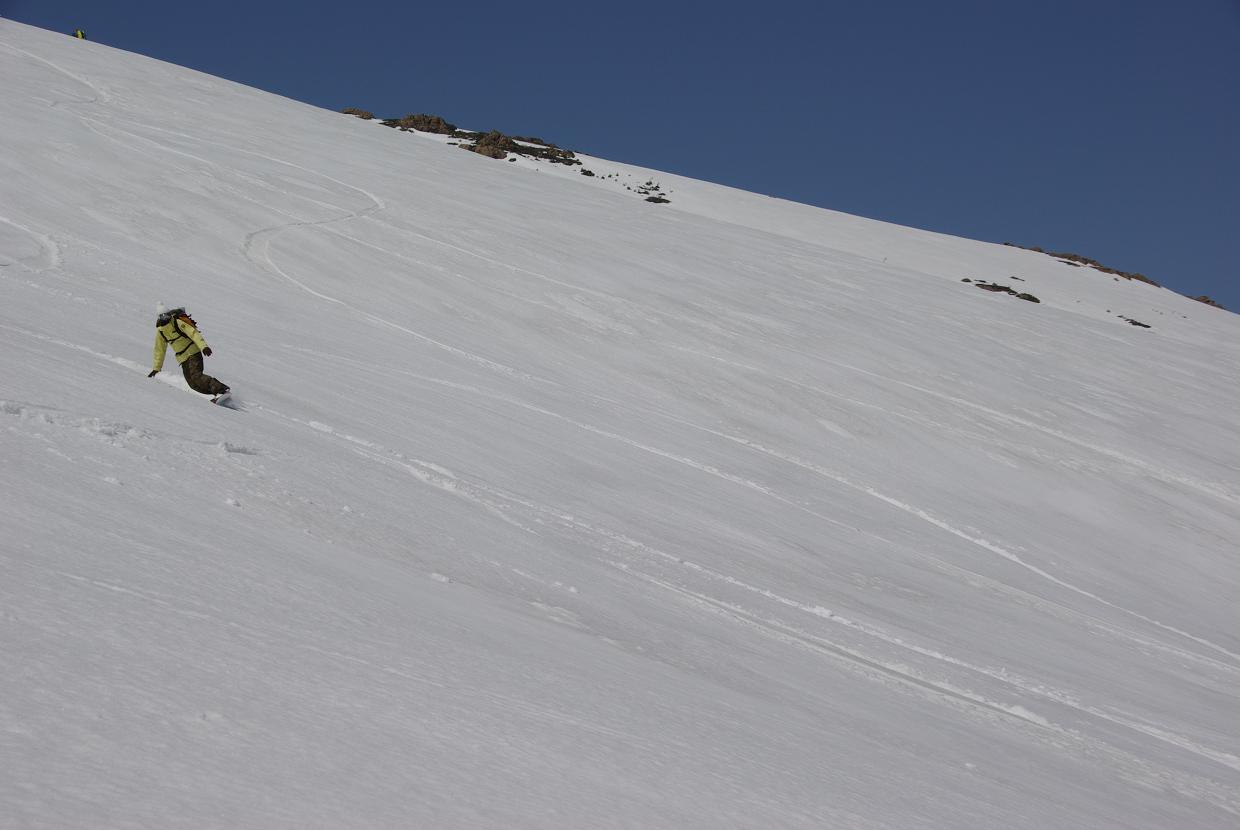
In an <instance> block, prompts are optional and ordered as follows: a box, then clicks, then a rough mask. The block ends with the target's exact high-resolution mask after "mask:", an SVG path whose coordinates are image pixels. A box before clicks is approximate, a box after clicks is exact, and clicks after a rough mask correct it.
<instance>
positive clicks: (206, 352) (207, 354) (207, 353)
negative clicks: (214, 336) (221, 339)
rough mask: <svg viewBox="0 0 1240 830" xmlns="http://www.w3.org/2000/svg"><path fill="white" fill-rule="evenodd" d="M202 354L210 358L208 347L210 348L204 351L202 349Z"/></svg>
mask: <svg viewBox="0 0 1240 830" xmlns="http://www.w3.org/2000/svg"><path fill="white" fill-rule="evenodd" d="M202 353H203V354H205V355H206V356H207V357H210V356H211V347H210V346H207V347H206V348H205V349H203V350H202Z"/></svg>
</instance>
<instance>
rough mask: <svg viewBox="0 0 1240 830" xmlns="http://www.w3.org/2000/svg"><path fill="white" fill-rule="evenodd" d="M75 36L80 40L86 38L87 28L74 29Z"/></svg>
mask: <svg viewBox="0 0 1240 830" xmlns="http://www.w3.org/2000/svg"><path fill="white" fill-rule="evenodd" d="M73 36H74V37H75V38H77V39H78V40H86V30H85V29H74V30H73Z"/></svg>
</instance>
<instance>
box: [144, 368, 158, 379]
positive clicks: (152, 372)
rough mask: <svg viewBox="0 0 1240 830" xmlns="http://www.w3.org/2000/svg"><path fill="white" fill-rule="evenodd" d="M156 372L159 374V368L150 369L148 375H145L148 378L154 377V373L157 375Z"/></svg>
mask: <svg viewBox="0 0 1240 830" xmlns="http://www.w3.org/2000/svg"><path fill="white" fill-rule="evenodd" d="M158 374H159V370H158V369H152V370H151V373H150V374H149V375H147V377H148V378H153V377H155V376H156V375H158Z"/></svg>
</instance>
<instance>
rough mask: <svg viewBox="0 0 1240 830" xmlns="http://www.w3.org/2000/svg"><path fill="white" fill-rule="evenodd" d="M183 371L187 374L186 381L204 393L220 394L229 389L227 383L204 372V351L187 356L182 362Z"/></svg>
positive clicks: (192, 387) (191, 387)
mask: <svg viewBox="0 0 1240 830" xmlns="http://www.w3.org/2000/svg"><path fill="white" fill-rule="evenodd" d="M181 371H182V372H183V373H184V374H185V382H186V383H188V384H189V388H190V389H193V390H194V391H195V392H201V393H202V394H204V395H219V394H220V393H222V392H227V391H228V387H227V386H226V385H224V384H222V383H220V382H219V381H218V380H216V379H215V378H213V377H211V376H210V375H204V374H203V373H202V352H196V353H194V354H192V355H190V356H189V357H187V358H185V362H184V363H182V364H181Z"/></svg>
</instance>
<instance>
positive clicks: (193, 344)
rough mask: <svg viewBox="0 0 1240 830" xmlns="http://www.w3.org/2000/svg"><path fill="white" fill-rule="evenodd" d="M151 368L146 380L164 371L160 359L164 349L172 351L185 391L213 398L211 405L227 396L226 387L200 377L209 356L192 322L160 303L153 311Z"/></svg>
mask: <svg viewBox="0 0 1240 830" xmlns="http://www.w3.org/2000/svg"><path fill="white" fill-rule="evenodd" d="M155 313H156V314H157V315H158V316H157V317H156V318H155V368H154V369H151V373H150V374H149V375H147V377H148V378H153V377H155V375H157V374H159V370H160V369H162V368H164V355H165V354H166V353H167V351H168V347H169V346H171V347H172V351H173V353H174V354H175V355H176V356H177V363H179V364H181V372H182V373H183V374H184V375H185V382H186V383H188V384H189V388H190V389H193V390H194V391H195V392H201V393H202V394H204V395H214V396H215V397H213V398H212V399H211V401H212V403H219V402H221V400H222V399H223V398H224V396H226V395H227V394H228V387H227V386H226V385H224V384H223V383H220V382H219V381H218V380H216V379H215V378H213V377H211V376H210V375H204V374H203V373H202V358H203V357H204V356H206V357H210V356H211V347H210V346H208V345H207V341H206V340H204V339H203V337H202V332H200V331H198V324H197V323H195V322H194V320H193V318H191V317H190V316H189V315H188V314H187V313H185V309H184V308H173V309H168V308H164V304H163V303H160V304H159V305H157V306H156V307H155Z"/></svg>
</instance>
